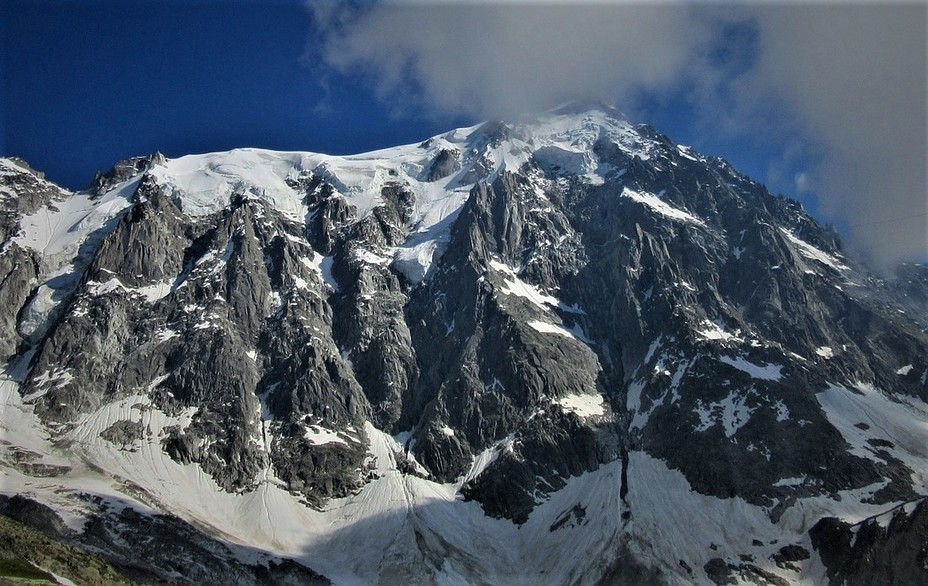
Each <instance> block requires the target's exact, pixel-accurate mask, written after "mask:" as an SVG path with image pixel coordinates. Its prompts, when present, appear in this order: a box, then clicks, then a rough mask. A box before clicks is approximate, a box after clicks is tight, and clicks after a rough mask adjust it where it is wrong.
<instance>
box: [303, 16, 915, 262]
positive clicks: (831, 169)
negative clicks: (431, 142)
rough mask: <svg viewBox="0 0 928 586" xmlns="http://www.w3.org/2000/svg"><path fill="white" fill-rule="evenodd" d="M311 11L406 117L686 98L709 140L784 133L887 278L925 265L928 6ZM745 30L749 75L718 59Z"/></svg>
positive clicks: (333, 49) (330, 39) (332, 60)
mask: <svg viewBox="0 0 928 586" xmlns="http://www.w3.org/2000/svg"><path fill="white" fill-rule="evenodd" d="M311 6H312V7H313V9H314V11H315V16H316V20H317V22H318V23H319V32H320V33H321V35H322V39H323V41H322V44H323V46H322V49H321V57H322V58H323V60H324V61H325V62H326V63H327V64H328V65H329V66H332V67H334V68H336V69H337V70H339V71H341V72H343V73H346V74H362V75H366V76H368V78H369V79H370V80H372V81H373V83H374V85H375V88H376V91H377V92H378V93H379V94H380V96H381V97H383V98H384V100H385V101H388V102H389V103H392V104H394V105H395V106H396V107H398V108H399V109H401V110H403V109H404V110H405V111H407V112H418V111H421V110H422V109H426V110H427V111H432V112H438V113H454V114H470V115H475V116H480V117H487V118H494V117H506V116H511V115H514V114H518V113H522V112H525V111H537V110H541V109H544V108H547V107H549V106H551V105H554V104H556V103H559V102H562V101H565V100H568V99H576V98H580V99H584V98H596V99H599V98H605V99H608V100H610V101H615V102H617V103H618V104H619V105H620V106H621V107H624V108H626V109H627V110H631V111H634V109H635V97H636V96H638V95H640V93H641V92H649V93H650V94H652V95H655V94H656V95H660V94H661V92H665V91H667V92H670V91H679V90H680V89H681V88H684V89H685V91H687V92H688V95H690V96H691V99H692V100H694V101H695V102H696V103H697V108H698V110H699V112H700V114H699V119H700V121H701V122H702V126H700V128H704V129H705V132H710V133H716V134H718V135H724V134H726V133H727V134H738V133H740V134H742V135H746V134H750V133H767V132H771V133H772V134H771V135H770V140H773V141H779V140H782V141H784V145H783V147H782V152H783V158H784V160H786V159H792V160H795V157H796V156H797V155H796V153H797V152H805V151H810V150H814V151H816V152H817V153H819V152H820V153H821V157H820V160H819V161H818V162H817V165H816V166H814V167H808V168H803V169H802V172H803V176H802V177H793V178H794V179H795V186H796V189H797V194H798V192H801V191H803V190H805V189H810V190H811V189H815V190H817V191H818V193H819V199H820V204H821V205H820V207H821V210H822V211H823V213H824V214H825V215H826V216H827V218H828V219H830V220H832V221H836V222H838V224H839V226H840V225H842V223H843V224H844V225H849V226H851V228H850V230H851V233H850V235H851V236H852V237H853V243H854V244H856V246H857V247H858V248H859V249H860V250H861V251H862V252H863V253H864V254H865V255H867V256H869V257H870V259H871V260H872V261H873V262H874V263H875V264H877V265H883V266H886V265H888V264H890V263H893V262H895V261H897V260H899V259H901V258H905V257H928V229H926V221H928V220H926V217H925V216H924V215H923V214H924V213H925V211H926V210H925V208H926V199H928V198H926V185H925V183H926V179H925V157H926V147H925V136H926V122H925V108H926V106H925V85H926V79H925V69H926V65H925V59H926V57H925V55H926V47H925V22H926V6H925V5H924V4H908V5H898V4H885V3H884V4H867V5H864V4H850V5H848V4H840V3H831V4H820V5H801V4H775V5H770V4H760V5H757V4H741V5H737V6H718V5H709V4H699V3H691V2H687V3H674V2H667V3H659V4H656V5H655V4H648V5H645V4H625V3H615V2H593V3H538V2H508V3H457V2H439V3H435V2H410V1H407V2H393V3H387V4H377V5H373V6H366V7H363V8H353V9H346V8H345V7H344V6H343V5H341V4H332V3H323V4H320V3H315V2H314V3H312V4H311ZM732 22H743V23H746V24H747V25H748V26H750V27H753V29H754V30H755V31H756V39H754V42H753V44H752V45H751V46H750V47H735V49H738V50H745V51H750V52H751V54H750V55H748V58H745V59H740V60H738V59H736V61H735V62H736V63H737V65H736V66H732V65H731V64H726V63H720V62H719V61H718V60H717V59H716V60H713V58H712V56H711V52H712V51H713V50H714V49H717V48H718V46H719V39H720V36H719V35H720V34H721V31H723V30H724V26H726V25H730V24H731V23H732ZM755 52H756V53H755ZM735 57H736V58H737V57H738V55H735ZM694 124H698V122H694ZM784 128H789V129H793V131H792V132H791V133H783V132H782V129H784ZM665 130H666V129H665ZM778 131H779V134H778V133H777V132H778ZM788 134H793V136H792V137H791V138H790V140H789V141H787V140H786V136H787V135H788ZM796 140H798V141H799V142H800V143H802V144H803V145H804V146H803V147H802V148H798V150H797V147H796V145H795V144H794V143H795V142H796ZM713 154H720V155H722V156H724V155H725V153H724V152H722V153H713ZM776 167H777V165H776V164H774V163H772V164H771V169H776ZM777 172H780V171H777ZM792 175H793V173H792V172H791V173H790V175H788V176H787V177H792ZM758 179H761V180H763V179H764V178H763V177H759V178H758ZM919 214H922V215H921V216H920V217H919ZM894 218H906V219H904V220H901V221H896V220H893V222H892V223H874V222H877V221H880V222H882V221H883V220H892V219H894ZM887 228H892V229H890V230H888V229H887Z"/></svg>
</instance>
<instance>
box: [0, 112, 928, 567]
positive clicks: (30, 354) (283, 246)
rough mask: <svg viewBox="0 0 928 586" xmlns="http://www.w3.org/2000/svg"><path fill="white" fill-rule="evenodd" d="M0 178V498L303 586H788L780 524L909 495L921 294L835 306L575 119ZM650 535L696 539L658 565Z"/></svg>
mask: <svg viewBox="0 0 928 586" xmlns="http://www.w3.org/2000/svg"><path fill="white" fill-rule="evenodd" d="M0 163H2V169H0V171H2V174H0V205H2V210H0V212H2V214H0V236H2V239H3V242H4V244H3V249H2V250H3V252H2V254H0V300H2V301H3V303H2V304H0V307H2V311H3V313H2V315H0V331H2V337H0V340H2V345H0V351H2V352H3V353H4V356H7V357H8V360H9V361H10V362H9V366H8V375H7V376H6V378H5V379H4V385H5V386H4V397H5V401H6V404H7V407H5V409H6V412H7V413H12V412H14V411H15V412H16V413H23V414H25V416H26V418H25V419H22V420H21V421H20V422H19V423H17V424H16V425H18V426H19V427H23V426H26V427H28V428H29V429H30V430H33V431H30V432H29V434H26V435H28V436H29V437H32V436H33V435H35V438H33V440H34V441H33V443H32V444H29V445H25V444H26V443H27V442H25V440H22V441H20V442H19V444H17V441H16V440H12V439H9V438H7V442H8V445H7V446H6V447H5V448H4V449H5V450H6V453H7V457H6V460H5V461H6V462H7V463H8V464H9V466H8V467H7V468H8V470H9V471H8V472H7V473H6V474H7V476H8V480H9V486H11V487H20V488H19V489H17V490H22V491H29V490H32V489H29V488H27V486H32V485H31V484H29V482H30V481H29V480H28V477H29V476H28V474H24V473H23V468H22V466H19V467H17V466H16V465H14V464H15V462H22V458H21V457H20V458H19V459H18V460H17V459H16V458H13V457H12V456H11V455H10V454H14V453H18V454H22V453H23V452H24V451H25V452H28V453H30V454H33V455H32V456H29V457H30V458H33V459H35V460H37V461H39V462H44V461H46V460H48V462H49V465H54V463H53V462H52V461H53V460H55V458H59V459H62V458H63V459H65V460H68V461H71V460H74V459H75V458H77V459H80V460H82V461H84V462H87V463H89V464H91V465H92V466H93V467H94V468H93V469H94V470H96V472H95V474H99V475H102V476H103V477H115V478H120V479H122V480H123V481H125V482H131V483H132V484H133V486H136V487H137V490H136V492H133V493H132V495H131V497H132V499H140V502H143V503H145V504H146V506H151V507H154V508H155V509H156V510H160V511H164V512H170V513H175V514H177V515H179V516H180V517H182V518H184V519H186V520H188V521H190V522H192V523H194V524H195V525H197V526H204V527H208V528H209V531H214V532H216V533H217V534H219V535H227V536H230V538H231V539H233V540H235V541H238V542H245V543H251V544H253V545H255V547H259V548H263V549H266V550H269V551H272V552H276V553H281V554H286V555H288V556H290V557H294V558H296V559H298V560H300V561H301V562H302V563H304V564H306V565H309V566H311V567H313V568H314V569H318V570H320V571H322V573H323V574H326V575H330V574H331V573H332V572H333V571H335V572H341V571H345V572H347V574H346V575H348V576H353V577H354V578H353V579H358V578H359V577H360V579H373V578H375V577H376V578H377V579H387V580H390V579H400V577H401V576H405V577H406V578H409V577H410V576H415V575H419V576H423V577H425V576H428V577H429V578H428V579H429V580H450V579H451V577H452V576H458V577H463V578H464V579H466V580H477V579H480V580H490V581H492V580H494V579H496V580H505V581H512V580H514V579H517V578H518V579H523V578H525V579H528V576H529V573H531V572H536V571H537V572H546V573H547V574H545V577H547V578H549V579H552V580H558V581H567V582H581V583H587V582H595V581H597V580H599V579H623V580H634V581H638V582H640V581H642V580H654V581H657V582H666V583H674V582H676V581H684V582H690V581H693V580H696V581H706V580H716V581H717V580H727V579H729V577H730V576H734V575H736V574H737V575H739V576H741V577H742V579H745V580H748V581H756V582H763V581H764V580H767V582H765V583H770V582H773V583H778V581H785V582H789V581H792V580H796V579H800V578H805V577H809V576H812V577H813V578H815V572H816V571H818V570H816V568H819V567H821V566H820V565H817V561H818V558H812V557H810V555H808V552H809V551H812V552H813V553H815V550H817V549H818V548H819V544H820V543H823V541H822V539H826V538H825V537H822V535H825V533H823V532H824V531H825V529H819V530H818V533H816V534H814V535H811V536H810V535H809V534H808V533H807V531H808V529H809V527H811V525H812V524H814V523H815V522H817V521H818V520H819V519H821V518H823V517H836V518H841V519H844V522H849V523H856V522H858V521H859V520H860V519H861V518H863V517H867V516H871V515H876V514H879V513H881V512H883V511H885V510H889V509H891V508H892V507H894V506H897V505H898V504H899V503H905V502H910V501H913V500H915V499H918V498H920V497H921V496H922V495H924V494H926V492H925V491H926V490H928V487H926V481H928V450H926V448H925V446H926V445H928V435H926V433H925V421H926V420H928V405H926V401H928V384H926V375H928V361H926V360H928V358H926V357H928V334H926V323H925V319H924V316H925V315H928V312H926V310H928V306H926V299H928V289H926V287H925V283H926V281H925V279H924V278H923V277H924V274H923V273H924V267H921V266H920V265H908V266H907V267H905V268H904V274H902V275H901V277H900V279H897V280H889V281H885V280H882V281H881V280H877V279H875V278H873V277H871V276H869V275H868V274H867V273H866V272H865V271H864V270H863V269H862V268H861V267H860V266H858V265H856V264H855V263H854V261H853V260H852V259H848V258H846V257H845V256H843V254H842V252H841V248H840V243H839V241H838V238H837V236H836V235H835V234H834V233H833V232H831V231H829V230H827V229H824V228H822V227H820V226H819V225H818V224H817V223H816V222H815V221H814V220H813V219H812V218H811V217H809V216H808V214H806V213H805V211H804V210H803V209H802V207H801V206H800V205H799V204H798V203H797V202H794V201H791V200H788V199H785V198H783V197H779V196H772V195H770V194H769V193H767V191H766V190H765V189H764V187H763V186H762V185H760V184H758V183H755V182H753V181H751V180H750V179H748V178H747V177H744V176H743V175H741V174H739V173H738V172H737V171H735V170H734V169H732V168H731V167H730V166H729V165H728V164H727V163H726V162H724V161H722V160H720V159H715V158H711V157H705V156H703V155H700V154H698V153H696V152H694V151H693V150H691V149H689V148H687V147H682V146H677V145H674V144H673V143H671V142H670V141H669V140H668V139H667V138H666V137H664V136H662V135H660V134H659V133H657V132H656V131H655V130H653V129H651V128H649V127H646V126H634V125H631V124H630V123H628V122H627V121H625V120H624V119H623V118H621V116H620V115H619V114H618V113H617V112H615V111H613V110H610V109H608V108H594V109H591V110H579V109H571V108H567V109H562V110H560V111H555V112H551V113H549V114H546V115H543V116H541V117H539V118H537V119H533V120H530V121H526V122H521V123H512V124H506V123H492V124H485V125H482V126H478V127H474V128H470V129H462V130H457V131H452V132H449V133H447V134H445V135H441V136H438V137H434V138H432V139H430V140H428V141H426V142H424V143H422V144H420V145H410V146H406V147H398V148H396V149H388V150H385V151H380V152H376V153H370V154H367V155H358V156H353V157H329V156H324V155H315V154H309V153H273V152H267V151H256V150H239V151H232V152H230V153H217V154H211V155H199V156H190V157H184V158H181V159H177V160H165V159H164V158H163V157H161V156H160V155H155V156H152V157H149V158H145V159H133V160H130V161H127V162H125V163H121V164H119V165H117V167H116V168H114V170H112V171H111V172H109V173H107V174H101V175H98V177H97V178H96V179H95V181H94V184H93V188H92V189H91V190H89V191H87V192H81V193H77V194H70V193H67V192H65V191H63V190H61V189H59V188H57V187H56V186H54V185H52V184H50V183H47V182H45V181H44V179H42V178H41V176H40V175H38V174H37V173H35V172H34V171H32V170H31V169H29V168H28V167H27V166H26V165H25V164H23V163H22V162H19V161H15V160H2V161H0ZM4 417H5V418H7V415H5V416H4ZM7 427H8V429H16V427H15V426H14V425H13V424H12V423H11V424H9V425H7ZM30 434H31V435H30ZM26 435H24V437H25V436H26ZM31 441H32V440H31ZM17 450H19V451H17ZM14 460H15V462H14ZM69 465H73V462H72V463H71V464H69ZM74 475H75V473H74V472H69V473H66V474H65V476H64V477H62V479H61V480H60V482H61V484H62V486H72V487H77V486H83V485H82V484H81V483H85V482H89V480H86V477H85V476H79V477H78V478H76V479H74V478H72V477H74ZM192 479H196V480H195V483H193V484H190V483H192V482H194V481H193V480H192ZM95 482H98V481H95ZM69 483H70V484H69ZM165 483H168V484H167V485H166V484H165ZM171 483H173V484H171ZM655 483H658V484H655ZM165 486H169V488H165ZM170 486H173V489H172V488H170ZM75 490H77V488H75ZM97 490H98V491H102V492H103V493H106V494H113V493H114V490H115V494H124V491H123V490H122V489H118V488H117V489H107V490H103V489H100V488H99V487H98V489H97ZM172 491H173V492H172ZM191 491H192V492H194V493H196V494H195V495H192V494H174V493H187V492H191ZM208 494H214V495H216V496H215V502H213V503H204V502H201V499H203V498H206V497H204V496H203V495H208ZM140 495H141V496H140ZM438 495H444V496H438ZM120 498H122V497H120ZM56 499H57V497H56ZM56 499H50V500H52V501H55V502H58V501H57V500H56ZM461 499H463V501H465V502H461ZM40 500H41V499H40ZM58 500H60V499H58ZM55 502H50V503H49V504H51V505H55ZM193 502H201V504H200V505H196V506H194V505H193V504H191V503H193ZM699 502H701V503H702V504H701V505H699V504H696V503H699ZM222 503H225V504H222ZM286 503H289V504H286ZM391 503H396V504H391ZM58 505H59V506H61V503H60V502H58ZM229 507H232V509H229ZM293 507H296V508H293ZM661 507H664V508H666V509H668V510H671V509H675V508H676V509H677V514H679V515H681V518H689V519H690V520H691V521H692V522H693V523H695V524H699V525H700V527H701V528H700V529H698V530H694V531H695V533H694V535H692V536H690V538H689V539H688V540H687V542H686V543H680V544H675V543H674V542H673V540H668V539H667V538H666V537H661V535H662V531H663V530H662V529H661V528H662V527H664V525H666V524H667V523H671V524H673V523H675V522H679V519H677V520H674V519H673V517H672V516H670V513H668V512H667V511H664V513H660V509H661ZM688 507H689V508H688ZM922 508H923V507H922ZM230 510H235V511H238V512H239V513H237V514H241V515H243V517H242V519H243V520H242V521H241V524H240V523H239V521H232V520H229V519H228V518H226V517H223V515H228V514H229V511H230ZM243 511H244V512H243ZM285 511H289V512H285ZM338 511H342V513H338ZM713 511H714V512H715V513H714V512H713ZM719 511H725V512H724V515H726V518H725V522H724V523H723V524H722V525H718V519H712V521H711V522H707V521H706V520H705V519H703V520H702V521H700V515H713V514H716V513H718V512H719ZM253 514H260V521H254V522H253V523H254V524H253V525H252V526H250V527H249V525H248V524H249V523H250V521H247V519H252V517H251V516H250V515H253ZM719 514H721V513H719ZM296 519H304V522H303V523H304V524H303V526H302V527H303V528H302V529H298V528H296V527H294V528H292V529H284V528H285V527H288V526H289V525H288V523H290V522H294V523H295V522H296V521H295V520H296ZM325 519H328V521H325V522H323V520H325ZM497 519H498V520H497ZM326 523H328V525H325V524H326ZM461 524H463V525H461ZM169 525H170V524H165V526H169ZM325 526H328V527H334V528H335V529H325V528H324V527H325ZM372 527H373V529H372ZM519 527H526V531H524V532H522V533H521V534H518V535H519V536H518V537H515V536H513V537H506V536H507V535H509V533H507V532H508V531H510V530H511V529H510V528H515V530H516V531H518V528H519ZM816 527H819V526H816ZM451 528H453V529H451ZM533 528H535V529H533ZM538 528H543V533H545V534H546V536H543V537H539V536H538V535H536V534H535V533H534V532H535V531H536V529H538ZM362 529H363V531H365V532H366V534H370V535H373V537H369V538H368V537H365V538H364V539H368V541H364V540H363V539H362V538H360V537H358V534H356V532H360V531H362ZM665 529H666V527H665ZM538 530H541V529H538ZM841 530H843V529H841V528H840V527H839V526H837V525H836V526H834V527H831V526H829V528H828V531H831V533H828V536H826V537H827V543H828V547H829V548H830V549H828V551H827V553H823V554H822V556H821V558H820V561H821V562H822V563H824V564H825V565H826V566H827V567H828V572H829V575H830V576H832V577H834V576H837V575H845V574H842V572H847V571H849V570H847V569H846V567H847V564H846V563H845V561H841V560H846V559H847V558H846V557H841V556H846V555H850V554H849V553H847V552H849V551H850V550H848V549H847V548H846V547H845V546H846V545H847V544H844V545H842V544H843V541H841V539H842V538H840V536H837V537H835V536H833V535H832V533H833V534H834V535H838V533H839V532H840V531H841ZM378 531H381V532H382V533H383V534H384V535H388V534H389V535H392V537H391V538H390V539H387V538H386V537H385V538H384V540H382V541H380V540H378V538H377V537H376V535H379V533H378ZM452 532H457V534H456V535H454V536H452V535H449V533H452ZM761 533H763V534H765V535H767V538H761V539H758V535H759V534H761ZM526 534H529V535H528V536H526ZM513 535H515V534H513ZM816 535H818V537H816ZM480 539H486V540H489V541H488V542H493V541H499V542H500V543H503V542H506V543H510V545H511V547H512V548H514V549H513V551H515V552H519V551H521V552H522V557H517V558H516V559H517V560H520V566H519V567H525V566H524V564H525V563H526V560H529V559H532V560H534V562H532V563H534V565H531V564H529V566H527V567H530V568H531V572H529V573H525V572H520V571H519V569H518V568H514V567H513V566H512V564H511V562H512V561H513V560H509V559H508V558H506V557H505V556H503V555H501V554H492V555H491V554H489V553H488V552H486V551H483V550H482V549H481V547H478V546H475V545H473V543H476V542H477V541H475V540H478V541H479V540H480ZM578 540H579V541H578ZM783 540H790V541H791V542H795V543H794V545H795V547H796V548H799V549H791V550H788V551H787V552H786V553H783V551H781V550H782V549H783V548H784V547H785V546H786V545H789V544H788V543H784V541H783ZM468 543H470V545H468ZM516 543H518V544H521V545H514V544H516ZM576 543H588V548H587V549H588V551H587V553H588V554H589V555H586V556H579V557H578V556H574V558H571V557H570V556H567V555H566V553H567V552H569V550H571V549H572V545H571V544H576ZM842 547H845V549H844V550H842V549H841V548H842ZM847 547H852V546H847ZM362 548H365V549H366V553H365V554H363V555H360V554H359V557H358V560H357V563H356V565H355V566H351V564H347V562H346V564H347V565H346V564H342V565H339V564H338V563H337V559H336V560H333V559H332V558H331V556H332V552H333V551H336V550H349V551H357V550H359V549H362ZM475 548H476V549H475ZM104 549H105V548H104ZM768 550H769V551H768ZM799 550H802V551H803V552H806V554H807V555H806V556H805V557H802V556H799V559H791V556H793V557H795V556H794V555H793V554H796V552H798V551H799ZM529 551H532V552H536V551H537V553H527V552H529ZM371 552H373V553H371ZM552 552H559V553H552ZM842 552H845V553H842ZM123 555H124V554H123ZM494 555H495V556H496V557H493V556H494ZM512 555H516V554H512ZM816 555H817V554H816ZM371 556H373V557H371ZM488 556H489V557H488ZM532 556H537V558H533V557H532ZM777 556H779V557H777ZM787 558H789V559H787ZM623 559H624V560H627V561H625V562H623V561H622V560H623ZM567 560H571V561H567ZM784 560H785V561H784ZM834 560H838V561H834ZM900 563H903V562H900ZM904 563H908V562H904ZM333 564H334V565H333ZM835 564H837V565H835ZM350 567H354V568H355V569H354V570H351V569H350ZM333 568H335V569H333ZM346 568H348V569H346ZM881 568H882V566H880V567H876V568H873V569H871V570H868V571H872V572H876V573H879V572H881V571H883V570H882V569H881ZM855 571H856V570H855ZM911 571H913V572H915V574H913V575H922V576H924V567H923V566H922V567H921V569H918V568H915V569H912V570H911ZM507 572H508V573H507ZM513 572H514V573H513ZM526 572H528V570H526ZM918 572H922V574H918ZM870 575H871V574H867V576H870ZM873 575H876V574H873ZM330 577H331V576H330ZM335 577H336V578H338V576H335Z"/></svg>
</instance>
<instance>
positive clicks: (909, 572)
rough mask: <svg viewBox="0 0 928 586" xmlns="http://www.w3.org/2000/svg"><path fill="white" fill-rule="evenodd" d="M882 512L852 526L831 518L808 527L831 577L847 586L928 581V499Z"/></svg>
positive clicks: (835, 581) (815, 546)
mask: <svg viewBox="0 0 928 586" xmlns="http://www.w3.org/2000/svg"><path fill="white" fill-rule="evenodd" d="M884 517H888V519H884V520H883V522H880V521H878V520H877V519H866V520H864V521H862V522H860V523H858V524H856V525H850V524H848V523H845V522H842V521H840V520H838V519H835V518H833V517H829V518H825V519H822V520H821V521H819V522H818V523H816V525H815V526H814V527H813V528H812V529H811V530H810V531H809V535H810V536H811V537H812V546H813V547H814V548H815V549H816V551H817V552H818V554H819V555H820V556H821V558H822V562H823V563H824V564H825V566H826V567H827V568H828V578H829V580H831V581H832V582H833V583H843V584H847V585H848V586H856V585H858V584H861V585H862V584H886V585H888V584H924V583H926V582H928V501H926V500H925V499H924V498H922V499H920V500H919V501H917V502H915V503H912V504H909V505H908V506H907V507H905V508H904V507H902V506H899V507H897V508H896V509H895V510H893V511H892V512H890V513H886V514H884ZM887 521H888V523H887Z"/></svg>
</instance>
